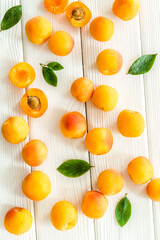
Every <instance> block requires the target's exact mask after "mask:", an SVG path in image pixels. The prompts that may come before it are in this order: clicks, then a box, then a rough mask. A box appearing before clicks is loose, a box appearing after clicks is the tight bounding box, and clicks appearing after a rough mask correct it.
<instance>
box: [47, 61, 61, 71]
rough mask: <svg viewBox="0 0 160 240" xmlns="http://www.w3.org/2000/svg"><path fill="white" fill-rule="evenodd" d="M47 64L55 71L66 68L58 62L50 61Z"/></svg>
mask: <svg viewBox="0 0 160 240" xmlns="http://www.w3.org/2000/svg"><path fill="white" fill-rule="evenodd" d="M47 66H48V67H49V68H50V69H52V70H53V71H59V70H62V69H64V67H63V66H62V65H61V64H60V63H58V62H50V63H48V64H47Z"/></svg>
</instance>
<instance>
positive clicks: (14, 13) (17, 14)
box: [1, 5, 22, 31]
mask: <svg viewBox="0 0 160 240" xmlns="http://www.w3.org/2000/svg"><path fill="white" fill-rule="evenodd" d="M21 17H22V5H17V6H14V7H11V8H10V9H9V10H8V11H7V12H6V13H5V15H4V17H3V19H2V22H1V31H2V30H7V29H9V28H11V27H13V26H14V25H16V24H17V23H18V22H19V21H20V19H21Z"/></svg>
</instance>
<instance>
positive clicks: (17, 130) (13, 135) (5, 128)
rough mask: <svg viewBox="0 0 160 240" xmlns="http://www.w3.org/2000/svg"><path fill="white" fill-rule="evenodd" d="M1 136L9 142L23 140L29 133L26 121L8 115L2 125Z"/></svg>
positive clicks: (14, 142)
mask: <svg viewBox="0 0 160 240" xmlns="http://www.w3.org/2000/svg"><path fill="white" fill-rule="evenodd" d="M1 130H2V134H3V137H4V138H5V139H6V140H7V142H9V143H13V144H17V143H20V142H22V141H24V140H25V139H26V138H27V136H28V133H29V127H28V124H27V122H26V121H25V120H24V119H23V118H21V117H10V118H8V119H7V120H6V121H5V122H4V123H3V125H2V128H1Z"/></svg>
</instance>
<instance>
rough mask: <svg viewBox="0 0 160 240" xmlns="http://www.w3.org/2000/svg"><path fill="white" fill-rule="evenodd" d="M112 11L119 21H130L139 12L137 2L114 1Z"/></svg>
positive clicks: (129, 0)
mask: <svg viewBox="0 0 160 240" xmlns="http://www.w3.org/2000/svg"><path fill="white" fill-rule="evenodd" d="M112 10H113V13H114V14H115V15H116V16H117V17H119V18H120V19H122V20H124V21H128V20H131V19H132V18H134V17H135V16H136V15H137V14H138V12H139V0H115V1H114V3H113V7H112Z"/></svg>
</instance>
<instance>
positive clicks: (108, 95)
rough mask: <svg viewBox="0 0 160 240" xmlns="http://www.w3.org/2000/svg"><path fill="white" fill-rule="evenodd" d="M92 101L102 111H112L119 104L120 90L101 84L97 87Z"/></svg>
mask: <svg viewBox="0 0 160 240" xmlns="http://www.w3.org/2000/svg"><path fill="white" fill-rule="evenodd" d="M92 102H93V104H94V105H95V107H97V108H99V109H100V110H102V111H112V110H113V109H114V108H115V107H116V106H117V104H118V92H117V90H116V89H114V88H112V87H110V86H107V85H101V86H99V87H97V88H96V89H95V91H94V93H93V97H92Z"/></svg>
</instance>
